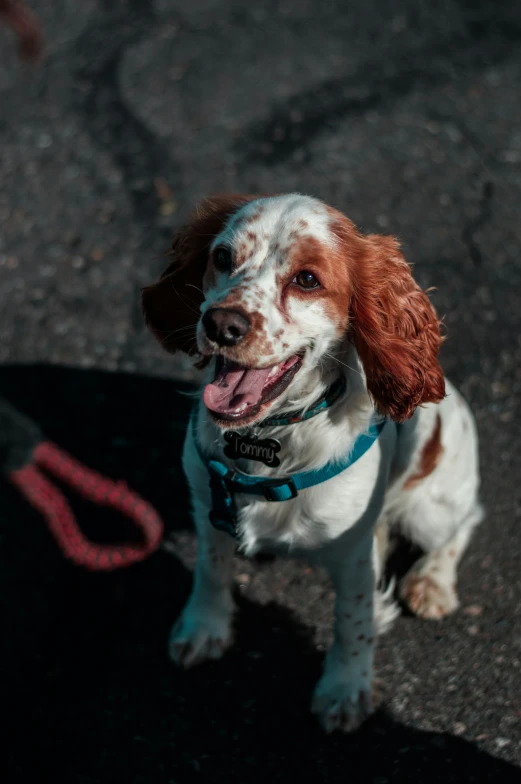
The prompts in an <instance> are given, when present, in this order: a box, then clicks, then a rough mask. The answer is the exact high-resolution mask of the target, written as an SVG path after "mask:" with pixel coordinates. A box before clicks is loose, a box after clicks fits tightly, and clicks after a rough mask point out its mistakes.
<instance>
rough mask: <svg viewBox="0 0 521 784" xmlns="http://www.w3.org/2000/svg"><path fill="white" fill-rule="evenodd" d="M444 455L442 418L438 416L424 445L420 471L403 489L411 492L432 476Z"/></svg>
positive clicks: (410, 478)
mask: <svg viewBox="0 0 521 784" xmlns="http://www.w3.org/2000/svg"><path fill="white" fill-rule="evenodd" d="M442 454H443V446H442V443H441V417H440V415H439V414H436V422H435V424H434V429H433V431H432V434H431V436H430V438H429V439H428V440H427V441H426V442H425V444H424V445H423V449H422V451H421V455H420V467H419V469H418V471H417V472H416V473H415V474H413V475H412V476H410V477H409V478H408V480H407V481H406V482H405V484H404V486H403V489H404V490H411V488H413V487H416V485H417V484H418V482H421V480H422V479H425V477H426V476H429V474H432V472H433V471H434V469H435V468H436V466H437V465H438V463H439V462H440V458H441V456H442Z"/></svg>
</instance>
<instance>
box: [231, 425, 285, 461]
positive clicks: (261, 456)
mask: <svg viewBox="0 0 521 784" xmlns="http://www.w3.org/2000/svg"><path fill="white" fill-rule="evenodd" d="M224 437H225V439H226V441H227V442H228V443H227V445H226V446H225V447H224V454H225V455H226V457H229V458H231V459H232V460H240V459H241V457H244V458H245V459H246V460H257V461H258V462H259V463H264V465H267V466H269V467H270V468H275V467H276V466H278V465H280V460H279V458H278V457H277V452H280V443H279V442H278V441H277V440H276V439H275V438H257V436H254V435H246V436H240V435H239V434H238V433H234V432H233V431H229V432H228V433H225V434H224Z"/></svg>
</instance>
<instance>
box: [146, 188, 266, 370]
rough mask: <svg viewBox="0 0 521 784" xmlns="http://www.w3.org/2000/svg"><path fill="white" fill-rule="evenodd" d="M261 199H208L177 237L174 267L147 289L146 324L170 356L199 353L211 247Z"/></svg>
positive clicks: (172, 256) (173, 245)
mask: <svg viewBox="0 0 521 784" xmlns="http://www.w3.org/2000/svg"><path fill="white" fill-rule="evenodd" d="M256 198H258V197H257V196H241V195H225V196H214V197H211V198H208V199H205V200H204V201H203V202H202V203H201V204H200V205H199V207H198V208H197V209H196V211H195V212H194V214H193V215H192V217H191V218H190V219H189V220H188V221H187V223H186V224H185V225H184V226H183V227H182V228H181V229H180V231H179V232H178V233H177V234H176V236H175V237H174V239H173V242H172V249H171V251H170V252H169V254H168V256H169V258H170V264H169V266H168V267H167V269H166V270H165V272H164V273H163V275H162V276H161V279H160V280H159V281H158V282H157V283H154V284H153V285H152V286H147V287H146V288H145V289H143V292H142V300H141V301H142V308H143V314H144V317H145V321H146V323H147V325H148V326H149V327H150V329H151V330H152V332H153V333H154V335H155V336H156V338H157V340H158V341H159V342H160V343H161V345H162V346H163V348H164V349H166V351H170V352H172V353H173V352H176V351H183V352H185V353H186V354H192V355H193V354H197V353H198V352H197V347H196V343H195V326H196V324H197V321H198V320H199V309H200V306H201V303H202V301H203V299H204V295H203V293H202V291H201V289H202V287H203V277H204V274H205V270H206V266H207V262H208V250H209V247H210V245H211V243H212V241H213V239H214V238H215V237H216V236H217V235H218V234H220V232H221V231H222V230H223V228H224V226H225V225H226V222H227V221H228V219H229V218H230V217H231V216H232V215H233V214H234V213H235V212H237V210H239V209H240V208H241V207H243V206H244V205H245V204H248V203H249V202H250V201H253V200H254V199H256ZM192 326H193V330H192V329H190V327H192Z"/></svg>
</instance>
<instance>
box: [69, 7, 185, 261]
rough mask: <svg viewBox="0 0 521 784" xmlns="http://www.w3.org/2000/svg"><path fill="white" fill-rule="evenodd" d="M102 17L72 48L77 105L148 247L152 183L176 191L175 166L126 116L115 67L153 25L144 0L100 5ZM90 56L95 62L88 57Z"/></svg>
mask: <svg viewBox="0 0 521 784" xmlns="http://www.w3.org/2000/svg"><path fill="white" fill-rule="evenodd" d="M104 7H105V13H104V14H103V15H102V17H101V19H100V15H96V21H95V22H94V23H93V24H92V25H89V27H88V28H87V29H86V30H84V31H83V33H82V34H81V35H80V36H79V38H78V40H77V41H76V42H75V45H74V47H73V50H72V51H73V56H74V58H75V60H76V63H77V65H76V75H77V78H78V80H79V81H80V82H81V83H82V84H83V85H84V86H85V88H86V89H85V90H84V91H83V92H82V93H81V92H80V95H81V97H80V98H79V99H78V100H77V107H78V110H79V111H80V112H81V113H82V115H83V117H84V119H85V123H86V129H87V131H88V132H89V133H90V134H91V136H92V138H93V139H94V141H95V142H96V143H97V144H98V145H101V146H103V147H104V148H105V149H106V150H107V151H108V152H109V153H110V155H111V156H112V158H113V159H114V161H115V162H116V164H117V166H118V168H119V170H120V171H121V173H122V176H123V181H124V184H125V187H126V190H127V192H128V193H129V196H130V198H131V201H132V205H133V211H134V216H135V219H136V222H137V223H138V224H139V226H140V227H141V229H142V233H143V238H142V245H143V246H144V247H145V246H146V247H152V246H153V245H154V244H155V240H157V236H158V234H161V229H160V228H158V227H157V225H156V218H157V215H158V214H159V208H160V204H161V201H160V197H159V194H158V193H157V192H156V189H155V187H154V180H155V179H156V178H158V177H160V176H162V177H165V176H166V179H167V180H168V182H169V185H170V186H172V187H174V188H175V189H179V190H181V188H182V185H183V177H182V175H181V173H180V172H181V171H182V169H181V166H180V165H176V163H175V161H174V160H173V159H172V156H171V155H170V154H169V152H168V151H167V149H166V147H165V146H164V145H163V144H162V143H161V142H160V140H159V139H158V138H157V136H156V135H155V134H154V133H153V132H152V131H150V129H149V128H148V127H147V126H146V125H145V123H143V122H142V121H141V120H140V119H139V117H138V116H137V115H136V114H135V113H134V112H133V111H132V109H131V107H129V105H128V104H127V102H126V101H125V99H124V97H123V94H122V91H121V86H120V83H119V68H120V64H121V60H122V57H123V56H124V54H125V51H126V49H127V47H129V46H130V45H132V44H135V43H137V42H138V41H139V40H140V39H141V38H142V36H143V34H144V33H148V32H149V31H150V27H151V25H153V24H154V22H155V18H156V17H155V12H154V10H153V7H152V4H150V3H148V2H147V0H129V2H125V3H122V4H119V5H118V7H116V8H114V7H113V5H112V4H111V3H110V2H108V0H105V2H104ZM92 52H95V57H92Z"/></svg>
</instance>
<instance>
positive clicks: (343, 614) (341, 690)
mask: <svg viewBox="0 0 521 784" xmlns="http://www.w3.org/2000/svg"><path fill="white" fill-rule="evenodd" d="M372 547H373V536H372V532H371V533H370V534H368V535H366V536H365V537H364V538H363V539H362V541H360V542H358V543H357V544H356V546H355V547H353V548H349V549H348V550H346V553H345V558H343V559H342V558H340V554H339V553H334V554H331V555H330V556H329V557H327V559H326V560H325V561H324V562H323V565H324V566H325V568H326V569H327V571H328V572H329V574H330V576H331V579H332V581H333V586H334V588H335V591H336V598H335V628H334V641H333V644H332V646H331V648H330V649H329V651H328V653H327V656H326V660H325V666H324V672H323V675H322V677H321V678H320V680H319V682H318V683H317V686H316V688H315V693H314V696H313V701H312V706H311V710H312V711H313V713H316V714H317V716H318V718H319V720H320V722H321V724H322V726H323V727H324V729H325V730H326V732H333V731H334V730H337V729H338V730H343V731H344V732H350V731H351V730H354V729H356V727H358V726H359V725H360V724H361V723H362V721H363V720H364V719H365V718H367V716H369V715H370V714H371V713H372V711H373V693H372V670H373V651H374V638H375V625H374V617H373V601H374V589H375V578H374V572H373V564H372Z"/></svg>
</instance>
